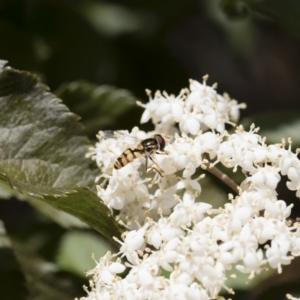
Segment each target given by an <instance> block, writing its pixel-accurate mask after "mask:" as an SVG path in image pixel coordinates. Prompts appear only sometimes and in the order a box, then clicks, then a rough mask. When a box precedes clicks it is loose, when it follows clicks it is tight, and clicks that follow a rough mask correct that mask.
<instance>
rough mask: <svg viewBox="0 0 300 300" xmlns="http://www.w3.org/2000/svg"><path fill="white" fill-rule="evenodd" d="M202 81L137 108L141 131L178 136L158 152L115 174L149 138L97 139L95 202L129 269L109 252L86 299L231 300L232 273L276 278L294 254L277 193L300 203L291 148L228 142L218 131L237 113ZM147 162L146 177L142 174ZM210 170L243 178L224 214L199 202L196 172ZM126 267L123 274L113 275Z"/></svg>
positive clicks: (298, 231)
mask: <svg viewBox="0 0 300 300" xmlns="http://www.w3.org/2000/svg"><path fill="white" fill-rule="evenodd" d="M206 79H207V78H204V82H203V83H202V84H201V83H199V82H196V81H191V83H190V90H187V89H185V90H183V91H182V92H181V93H180V95H179V96H178V97H175V96H169V95H167V94H166V93H163V95H162V94H161V93H159V92H157V93H155V96H154V98H150V102H149V103H148V104H146V105H142V104H140V105H141V106H143V107H145V112H144V114H143V116H142V122H146V121H148V120H150V119H151V120H152V122H153V123H154V124H155V125H156V129H159V130H160V132H159V133H160V134H162V135H163V134H168V133H170V132H176V130H177V129H176V127H175V125H176V123H179V129H180V132H181V134H178V133H176V134H175V135H174V137H173V138H172V139H169V140H168V138H167V136H165V139H166V140H167V141H168V143H167V145H166V147H165V149H164V152H162V151H161V152H158V153H157V154H155V153H154V154H153V155H152V154H151V157H143V156H141V157H140V158H134V159H132V160H131V161H128V162H127V163H126V164H124V166H123V167H122V168H119V169H114V168H113V164H114V162H115V161H116V159H117V158H118V157H119V156H120V155H121V154H122V152H123V151H125V150H126V149H127V148H130V149H132V150H133V151H134V149H135V147H137V142H136V138H138V139H145V138H151V137H152V136H153V133H149V134H147V133H145V132H143V131H140V130H139V129H138V128H134V129H133V130H132V131H131V132H122V135H123V136H124V135H125V136H127V138H126V139H125V138H124V139H123V138H122V139H121V138H118V139H116V138H114V137H113V135H109V136H108V135H107V133H105V132H104V133H103V132H100V133H99V139H100V141H99V142H98V143H97V144H96V146H95V148H94V149H93V150H91V153H90V155H91V156H92V157H93V158H94V159H95V161H96V162H97V164H98V166H99V168H100V169H101V170H102V172H103V173H104V175H102V177H101V178H102V183H101V184H100V185H99V186H98V196H99V197H100V198H101V199H102V200H103V201H104V203H105V204H106V205H107V206H108V207H109V208H110V209H111V210H114V211H118V214H117V215H116V218H117V219H118V220H119V221H121V222H122V223H123V224H125V225H126V226H127V228H128V231H127V232H125V233H124V234H123V239H122V240H118V242H119V244H120V251H119V253H118V256H119V257H120V258H126V260H127V263H122V262H121V260H119V259H118V260H117V261H115V256H111V255H110V254H109V253H108V254H107V255H106V256H105V257H103V258H101V259H100V261H97V262H96V264H97V266H96V267H95V269H93V270H91V271H89V272H88V274H89V275H93V279H92V280H91V281H90V290H88V289H87V288H86V291H87V294H88V296H87V297H85V298H83V299H88V300H92V299H93V300H94V299H197V300H198V299H204V300H205V299H213V298H218V297H219V293H220V291H221V289H225V290H227V291H228V293H234V292H233V290H232V289H230V287H227V286H226V280H227V279H228V276H229V275H228V271H229V270H231V269H232V268H233V267H234V268H235V269H236V272H242V273H247V274H249V279H251V278H253V277H254V276H255V275H256V274H258V273H260V272H261V271H263V270H264V269H265V268H266V267H267V266H269V267H271V268H274V269H277V270H278V272H279V273H280V272H281V271H282V266H283V265H287V264H290V263H291V260H292V259H293V258H294V257H295V256H299V255H300V226H299V224H298V223H296V222H295V223H292V222H290V221H288V217H289V216H290V214H291V209H292V205H289V206H287V205H286V203H285V201H283V200H281V199H278V197H277V192H276V188H277V185H278V183H279V181H280V180H281V179H282V176H286V178H287V188H288V189H290V190H291V191H295V192H296V196H297V197H300V162H299V160H298V158H297V153H293V152H292V150H291V141H290V140H288V141H285V140H282V141H281V143H278V144H275V145H267V144H266V142H265V139H264V138H262V137H261V136H260V135H259V134H258V128H255V126H254V125H253V126H251V128H250V130H249V131H246V130H245V129H244V128H243V127H242V126H238V127H237V128H236V130H235V132H234V133H232V134H229V133H228V132H227V131H226V130H225V125H226V124H232V122H236V120H237V118H238V116H239V109H240V108H242V107H244V105H243V104H238V103H237V102H236V101H235V100H230V98H229V96H228V95H225V96H221V95H219V94H218V93H217V92H216V90H215V89H214V88H212V87H209V86H207V84H206ZM162 130H165V131H162ZM120 134H121V132H119V133H117V135H120ZM130 140H131V142H129V141H130ZM132 140H133V141H134V142H132ZM146 154H147V153H146ZM149 155H150V154H149ZM151 158H152V159H151ZM146 160H147V164H148V166H149V170H150V171H151V172H145V170H144V166H145V161H146ZM217 164H222V165H223V166H225V167H226V168H228V169H231V170H232V171H233V172H235V171H237V170H241V171H242V172H243V174H244V177H245V179H244V180H243V181H242V183H241V184H240V186H239V187H237V186H236V187H235V188H234V191H235V192H237V195H236V196H233V195H231V194H230V195H229V197H228V198H229V201H228V202H227V203H226V204H225V205H224V207H221V208H217V207H213V206H212V205H211V204H210V203H207V202H206V201H205V199H202V197H201V191H202V188H201V178H202V177H203V175H201V173H203V172H201V170H202V171H203V170H207V171H213V170H214V169H215V168H216V165H217ZM153 170H154V171H153ZM155 170H160V171H161V172H162V175H163V176H160V175H159V173H158V172H155ZM223 178H224V181H226V178H227V177H226V176H221V179H223ZM125 268H127V269H128V274H127V275H126V276H125V277H124V278H122V277H120V276H118V274H119V273H122V272H123V271H124V270H125ZM218 299H221V298H218Z"/></svg>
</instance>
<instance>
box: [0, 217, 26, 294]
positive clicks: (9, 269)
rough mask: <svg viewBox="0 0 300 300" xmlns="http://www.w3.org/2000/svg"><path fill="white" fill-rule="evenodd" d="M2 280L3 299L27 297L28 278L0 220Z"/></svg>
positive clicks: (0, 275) (0, 266)
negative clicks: (26, 278)
mask: <svg viewBox="0 0 300 300" xmlns="http://www.w3.org/2000/svg"><path fill="white" fill-rule="evenodd" d="M0 281H1V284H0V295H1V299H5V300H15V299H20V300H22V299H24V300H25V299H27V297H28V290H27V289H26V280H25V277H24V275H23V272H22V270H21V267H20V265H19V263H18V261H17V259H16V257H15V254H14V252H13V249H12V248H11V243H10V240H9V238H8V237H7V235H6V232H5V229H4V226H3V223H2V222H0Z"/></svg>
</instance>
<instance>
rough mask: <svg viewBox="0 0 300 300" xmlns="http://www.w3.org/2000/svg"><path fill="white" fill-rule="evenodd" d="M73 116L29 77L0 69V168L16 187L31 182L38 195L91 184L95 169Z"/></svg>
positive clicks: (25, 186) (25, 187)
mask: <svg viewBox="0 0 300 300" xmlns="http://www.w3.org/2000/svg"><path fill="white" fill-rule="evenodd" d="M78 119H79V117H78V116H76V115H75V114H73V113H71V112H70V111H69V109H68V108H67V107H66V106H65V105H63V104H62V103H61V100H59V99H58V98H56V97H55V96H54V95H53V94H51V93H50V92H48V88H47V87H46V86H45V85H43V84H41V83H40V82H39V81H38V79H37V78H36V77H35V76H34V75H32V74H30V73H28V72H24V71H18V70H14V69H11V68H9V67H4V68H1V69H0V151H1V152H0V170H2V172H3V173H5V174H6V176H8V177H10V178H13V179H14V180H15V181H11V184H12V185H13V186H14V187H15V188H16V189H21V190H23V191H24V192H25V193H30V188H29V185H30V186H35V187H36V190H32V191H31V192H32V194H33V195H36V196H38V194H39V190H41V192H40V194H53V195H57V193H58V192H57V191H56V189H57V188H63V189H66V188H71V187H73V186H90V187H92V186H93V183H94V178H95V176H96V169H95V167H93V166H94V164H93V163H92V162H91V161H90V160H89V159H87V158H86V157H85V154H86V153H87V151H88V148H89V147H90V145H91V144H90V142H89V140H88V139H87V138H86V137H85V136H84V135H83V133H82V125H80V124H79V123H78ZM18 182H22V184H21V185H20V184H18Z"/></svg>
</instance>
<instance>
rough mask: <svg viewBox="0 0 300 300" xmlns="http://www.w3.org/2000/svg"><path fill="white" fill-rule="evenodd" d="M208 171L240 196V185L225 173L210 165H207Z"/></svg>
mask: <svg viewBox="0 0 300 300" xmlns="http://www.w3.org/2000/svg"><path fill="white" fill-rule="evenodd" d="M205 165H206V167H207V168H206V170H207V171H208V172H209V173H211V174H213V175H214V176H216V177H217V178H219V179H220V180H221V181H223V182H224V183H225V184H226V185H227V186H229V187H230V188H231V189H232V190H233V191H234V192H235V193H236V194H239V188H238V185H237V184H236V183H235V182H234V181H233V180H232V179H231V178H230V177H228V176H227V175H226V174H225V173H223V172H222V171H221V170H219V169H218V168H217V167H216V166H214V165H213V164H210V163H205Z"/></svg>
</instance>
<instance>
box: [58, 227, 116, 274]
mask: <svg viewBox="0 0 300 300" xmlns="http://www.w3.org/2000/svg"><path fill="white" fill-rule="evenodd" d="M74 249H76V251H74ZM108 250H112V248H111V247H110V246H109V245H108V244H107V243H106V242H105V241H104V240H103V239H101V238H99V237H97V236H96V235H95V234H92V233H88V232H81V231H72V232H67V233H66V234H65V235H64V236H63V237H62V240H61V243H60V247H59V250H58V255H57V259H56V262H57V264H58V266H59V267H60V269H63V270H66V271H69V272H72V273H75V274H78V275H79V276H84V272H85V271H86V270H90V269H93V268H94V267H95V262H94V260H93V259H92V258H91V254H92V253H94V254H95V257H96V259H98V258H99V257H102V256H104V255H105V253H106V252H107V251H108Z"/></svg>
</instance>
